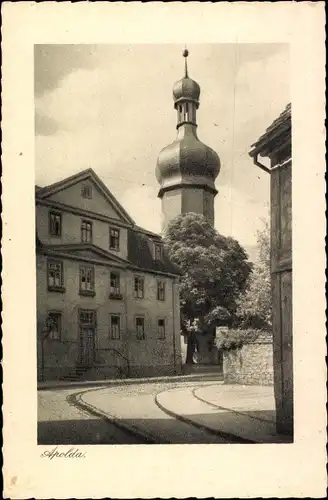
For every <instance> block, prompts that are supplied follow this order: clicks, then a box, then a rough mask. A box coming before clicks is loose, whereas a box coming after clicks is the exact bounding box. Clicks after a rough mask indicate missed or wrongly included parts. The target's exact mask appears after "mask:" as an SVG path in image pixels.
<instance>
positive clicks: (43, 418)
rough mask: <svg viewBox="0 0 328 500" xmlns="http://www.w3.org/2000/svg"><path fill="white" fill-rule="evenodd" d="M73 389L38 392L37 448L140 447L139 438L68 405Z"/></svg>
mask: <svg viewBox="0 0 328 500" xmlns="http://www.w3.org/2000/svg"><path fill="white" fill-rule="evenodd" d="M74 392H78V390H76V389H70V390H63V389H60V390H51V391H39V392H38V444H71V445H74V444H79V445H83V444H140V443H141V441H140V439H139V438H137V437H136V436H134V435H132V434H128V433H126V432H124V431H122V430H121V429H119V428H118V427H117V426H115V425H113V424H110V423H109V422H106V421H105V420H103V419H101V418H97V417H95V416H93V415H91V414H90V413H87V412H86V411H83V410H80V409H78V408H76V407H74V406H72V405H71V404H69V403H68V402H67V399H66V398H67V397H68V396H70V395H72V393H74Z"/></svg>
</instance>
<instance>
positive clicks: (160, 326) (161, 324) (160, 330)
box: [157, 318, 165, 339]
mask: <svg viewBox="0 0 328 500" xmlns="http://www.w3.org/2000/svg"><path fill="white" fill-rule="evenodd" d="M157 336H158V338H159V339H165V319H163V318H160V319H158V320H157Z"/></svg>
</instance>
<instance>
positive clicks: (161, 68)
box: [35, 44, 289, 241]
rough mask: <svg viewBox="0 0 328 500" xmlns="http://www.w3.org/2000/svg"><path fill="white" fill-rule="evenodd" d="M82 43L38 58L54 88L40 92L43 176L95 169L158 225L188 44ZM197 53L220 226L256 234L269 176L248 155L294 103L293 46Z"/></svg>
mask: <svg viewBox="0 0 328 500" xmlns="http://www.w3.org/2000/svg"><path fill="white" fill-rule="evenodd" d="M78 47H79V46H69V47H68V48H67V47H66V49H65V50H64V49H63V48H61V49H60V50H58V51H57V52H56V51H55V53H52V55H51V54H50V52H51V51H50V52H49V51H48V52H47V58H46V63H45V58H44V57H43V59H42V58H39V59H38V60H37V61H38V63H37V65H38V69H37V72H38V74H39V75H43V76H42V78H43V88H46V86H47V85H48V84H49V88H51V90H49V91H48V92H43V93H40V94H39V95H38V97H37V99H36V109H37V115H38V116H37V120H38V125H40V127H39V128H38V130H39V132H40V129H41V134H42V135H38V136H37V137H36V148H35V150H36V180H37V183H39V184H40V185H45V184H49V183H51V182H55V181H58V180H59V179H61V178H63V177H65V176H68V175H71V174H73V173H75V172H78V171H79V170H82V169H85V168H89V167H92V168H93V169H94V170H95V171H96V172H97V174H98V175H99V176H100V177H101V178H102V179H103V180H104V182H105V183H106V184H107V185H108V187H109V189H110V190H112V191H113V194H114V195H115V196H117V197H118V199H119V200H120V202H122V204H123V205H124V206H125V208H126V209H127V210H128V211H129V212H130V213H131V216H132V217H133V218H135V219H136V220H137V222H138V224H140V225H142V226H145V227H148V229H151V230H154V231H158V230H159V229H160V219H161V212H160V201H159V200H158V199H157V191H158V185H157V181H156V179H155V166H156V161H157V155H158V153H159V151H160V150H161V149H162V148H163V147H164V146H166V145H167V144H169V143H170V142H172V141H173V140H174V139H175V136H176V130H175V125H176V112H175V110H174V109H173V100H172V86H173V83H174V82H175V81H176V80H178V79H179V78H180V77H181V76H182V74H183V60H182V57H181V50H180V49H181V47H180V46H179V47H177V46H174V45H170V44H167V45H160V46H158V45H141V46H138V45H133V46H123V45H122V46H120V45H118V46H116V45H108V46H87V47H80V48H79V50H78ZM90 47H91V48H90ZM59 56H60V57H61V58H62V63H61V62H60V61H61V59H60V57H59ZM189 59H190V61H189V72H190V74H191V76H192V77H193V78H194V79H195V80H197V81H198V82H199V83H200V85H201V101H200V108H199V112H198V125H199V126H198V135H199V138H200V139H201V140H202V141H203V142H205V143H206V144H208V145H209V146H211V147H213V148H214V149H215V150H216V151H218V153H219V155H220V158H221V163H222V168H221V172H220V175H219V177H218V179H217V188H218V189H219V195H218V196H217V199H216V204H215V206H216V211H217V214H216V220H217V224H218V225H217V227H218V229H219V230H221V228H222V232H223V233H225V234H228V233H229V234H232V235H233V236H235V237H237V238H239V239H240V240H244V241H246V240H251V241H253V240H254V238H253V236H252V235H253V233H255V231H254V228H256V225H257V220H258V218H259V216H258V214H262V213H263V212H264V211H265V207H266V206H267V204H268V201H269V190H268V185H269V184H268V183H269V179H268V175H267V174H265V172H262V171H260V170H259V169H258V168H257V167H255V166H254V165H253V162H252V160H251V158H250V157H249V154H248V153H249V150H250V147H251V144H252V143H253V142H254V141H255V140H256V139H257V138H258V137H259V136H260V135H261V134H262V133H263V132H264V130H265V129H266V127H267V126H269V125H270V123H271V122H272V121H273V120H274V119H275V118H276V117H277V116H278V114H279V113H280V112H281V111H282V110H283V108H284V106H285V104H287V102H288V101H289V74H288V72H289V60H288V52H287V50H286V48H284V47H283V46H281V45H277V46H275V45H273V44H269V45H267V46H265V44H263V45H256V46H255V45H252V44H245V45H239V46H236V45H234V44H223V45H208V44H205V45H198V46H194V47H193V46H191V47H190V57H189ZM52 60H53V61H54V68H53V69H50V73H49V74H48V79H47V74H46V71H45V68H48V69H47V70H49V68H50V67H51V64H50V62H51V61H52ZM42 61H43V62H42ZM42 65H43V66H42ZM42 68H43V69H42ZM52 132H53V133H52ZM45 165H46V166H47V168H45ZM229 193H232V197H231V198H229V196H230V195H229ZM134 212H135V213H134ZM223 229H224V230H223Z"/></svg>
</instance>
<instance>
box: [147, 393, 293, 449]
mask: <svg viewBox="0 0 328 500" xmlns="http://www.w3.org/2000/svg"><path fill="white" fill-rule="evenodd" d="M156 400H157V403H158V404H159V405H160V406H161V407H162V409H163V410H164V409H165V410H166V411H168V412H170V413H171V414H172V415H177V416H180V418H181V417H182V418H183V419H184V420H185V421H190V422H193V424H194V425H199V426H202V427H206V428H208V429H210V430H211V431H214V432H216V431H217V432H223V433H226V434H232V435H235V436H238V437H240V438H242V439H245V440H249V441H251V442H255V443H286V442H289V440H288V438H287V437H285V436H281V435H277V433H276V425H275V403H274V395H273V387H265V386H240V385H224V384H223V383H216V384H211V385H208V386H206V387H195V388H194V389H192V390H190V389H189V388H177V389H173V390H169V391H164V392H162V393H160V394H158V395H157V397H156Z"/></svg>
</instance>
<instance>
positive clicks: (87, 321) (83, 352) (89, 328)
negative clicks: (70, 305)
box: [79, 309, 96, 368]
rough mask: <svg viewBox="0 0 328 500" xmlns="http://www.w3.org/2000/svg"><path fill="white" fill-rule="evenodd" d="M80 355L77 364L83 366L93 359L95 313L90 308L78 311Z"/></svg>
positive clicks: (89, 365)
mask: <svg viewBox="0 0 328 500" xmlns="http://www.w3.org/2000/svg"><path fill="white" fill-rule="evenodd" d="M79 329H80V355H79V364H80V366H83V367H85V368H90V367H92V366H93V364H94V361H95V336H96V313H95V311H92V310H87V309H84V310H80V311H79Z"/></svg>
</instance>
